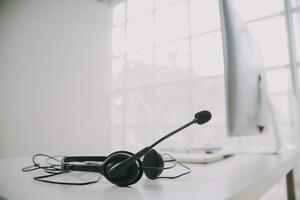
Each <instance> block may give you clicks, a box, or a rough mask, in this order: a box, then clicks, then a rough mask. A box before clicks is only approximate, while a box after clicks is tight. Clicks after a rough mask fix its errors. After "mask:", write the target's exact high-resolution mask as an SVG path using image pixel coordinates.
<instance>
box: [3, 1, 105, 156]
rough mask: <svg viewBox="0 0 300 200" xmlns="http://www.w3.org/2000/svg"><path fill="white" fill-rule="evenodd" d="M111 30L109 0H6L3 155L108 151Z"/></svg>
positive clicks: (4, 8) (101, 152) (4, 24)
mask: <svg viewBox="0 0 300 200" xmlns="http://www.w3.org/2000/svg"><path fill="white" fill-rule="evenodd" d="M110 27H111V11H110V8H109V5H108V3H107V2H103V1H98V0H26V1H24V0H6V1H3V0H2V1H0V157H12V156H31V155H33V154H34V153H38V152H39V153H49V154H52V155H54V154H95V155H100V154H104V153H108V150H109V148H110V147H109V145H110V143H109V141H110V139H109V127H110V126H109V120H110V116H109V114H108V113H109V102H110V99H109V95H108V94H109V93H108V90H107V88H109V84H108V83H109V79H108V78H109V77H110V70H109V66H110V35H111V33H110Z"/></svg>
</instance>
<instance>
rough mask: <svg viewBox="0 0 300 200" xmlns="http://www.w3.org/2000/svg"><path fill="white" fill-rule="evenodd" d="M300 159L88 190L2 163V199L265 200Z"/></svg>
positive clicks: (262, 159) (272, 158) (263, 158)
mask: <svg viewBox="0 0 300 200" xmlns="http://www.w3.org/2000/svg"><path fill="white" fill-rule="evenodd" d="M298 159H299V153H296V151H289V152H285V153H282V154H280V155H243V154H242V155H235V156H233V157H230V158H228V159H225V160H222V161H219V162H216V163H211V164H207V165H197V164H190V165H188V166H190V167H191V169H192V173H191V174H189V175H186V176H183V177H181V178H178V179H175V180H170V179H158V180H149V179H147V178H145V176H144V177H143V178H142V179H141V180H140V181H139V182H138V183H137V184H135V185H133V186H131V187H129V188H121V187H117V186H114V185H112V184H110V183H109V182H107V181H106V180H105V179H104V178H102V179H101V180H100V182H99V183H96V184H92V185H86V186H67V185H54V184H47V183H40V182H36V181H34V180H33V179H32V177H33V176H34V175H37V174H36V173H37V172H32V173H24V172H22V171H21V168H22V167H24V166H28V165H30V164H31V159H30V158H26V159H25V158H22V159H21V158H18V159H0V199H1V197H3V198H7V199H45V200H46V199H64V200H67V199H72V200H77V199H80V200H81V199H97V200H98V199H112V200H119V199H123V200H127V199H128V200H129V199H130V200H141V199H149V200H150V199H151V200H153V199H168V200H169V199H195V198H196V199H244V200H247V199H249V200H250V199H251V200H253V199H259V198H260V197H262V196H263V195H264V194H265V193H266V192H267V191H268V190H269V189H270V188H271V187H272V185H273V184H275V183H276V182H277V181H278V180H279V179H280V178H282V177H284V176H285V175H286V174H287V173H288V172H289V171H290V170H291V169H293V168H295V166H296V165H297V162H298Z"/></svg>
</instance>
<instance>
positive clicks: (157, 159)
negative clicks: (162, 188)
mask: <svg viewBox="0 0 300 200" xmlns="http://www.w3.org/2000/svg"><path fill="white" fill-rule="evenodd" d="M142 164H143V170H144V173H145V174H146V176H147V177H148V178H149V179H155V178H157V177H158V176H159V175H160V174H161V173H162V172H163V168H164V161H163V158H162V156H161V155H160V154H159V153H158V152H157V151H156V150H154V149H152V150H150V151H149V152H148V153H147V154H146V155H145V156H144V159H143V162H142Z"/></svg>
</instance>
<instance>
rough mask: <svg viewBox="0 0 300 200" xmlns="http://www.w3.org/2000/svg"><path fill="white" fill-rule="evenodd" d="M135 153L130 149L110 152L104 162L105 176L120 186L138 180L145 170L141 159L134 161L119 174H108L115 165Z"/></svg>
mask: <svg viewBox="0 0 300 200" xmlns="http://www.w3.org/2000/svg"><path fill="white" fill-rule="evenodd" d="M132 155H133V153H131V152H128V151H117V152H115V153H112V154H110V155H109V156H108V157H107V159H106V160H105V161H104V163H103V175H104V176H105V178H106V179H107V180H108V181H109V182H111V183H113V184H115V185H118V186H128V185H132V184H134V183H136V182H138V181H139V180H140V179H141V177H142V175H143V170H142V169H141V166H142V163H141V161H140V160H137V161H136V162H134V163H132V165H130V166H129V167H128V168H126V169H124V170H123V171H122V172H121V173H120V174H118V176H116V177H111V176H109V175H108V171H109V170H110V169H111V168H112V167H113V166H115V165H117V164H119V163H120V162H122V161H124V160H126V159H127V158H130V157H132Z"/></svg>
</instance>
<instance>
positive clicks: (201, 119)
mask: <svg viewBox="0 0 300 200" xmlns="http://www.w3.org/2000/svg"><path fill="white" fill-rule="evenodd" d="M211 117H212V116H211V113H210V112H209V111H208V110H203V111H200V112H197V113H196V114H195V119H196V120H197V121H196V123H197V124H204V123H206V122H208V121H209V120H210V119H211Z"/></svg>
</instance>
